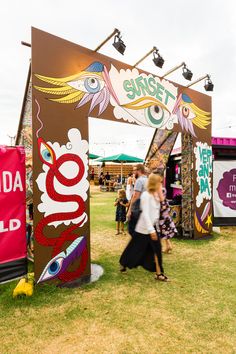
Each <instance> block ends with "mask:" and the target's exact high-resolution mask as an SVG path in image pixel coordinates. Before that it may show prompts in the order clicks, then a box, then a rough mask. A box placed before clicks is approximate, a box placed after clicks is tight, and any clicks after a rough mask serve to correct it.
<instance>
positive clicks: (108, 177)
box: [105, 171, 111, 181]
mask: <svg viewBox="0 0 236 354" xmlns="http://www.w3.org/2000/svg"><path fill="white" fill-rule="evenodd" d="M105 179H106V181H110V179H111V176H110V175H109V172H108V171H107V173H106V175H105Z"/></svg>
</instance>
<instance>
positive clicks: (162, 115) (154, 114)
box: [144, 105, 170, 128]
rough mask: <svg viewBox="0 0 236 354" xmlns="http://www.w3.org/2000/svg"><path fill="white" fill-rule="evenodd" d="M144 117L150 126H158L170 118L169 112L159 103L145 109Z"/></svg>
mask: <svg viewBox="0 0 236 354" xmlns="http://www.w3.org/2000/svg"><path fill="white" fill-rule="evenodd" d="M144 112H145V117H146V120H147V122H148V123H149V125H150V126H151V127H154V128H160V127H162V126H163V125H164V124H165V123H166V122H167V121H168V119H169V118H170V113H169V112H168V111H167V110H166V109H165V108H164V107H162V106H160V105H153V106H150V107H148V108H146V109H145V111H144Z"/></svg>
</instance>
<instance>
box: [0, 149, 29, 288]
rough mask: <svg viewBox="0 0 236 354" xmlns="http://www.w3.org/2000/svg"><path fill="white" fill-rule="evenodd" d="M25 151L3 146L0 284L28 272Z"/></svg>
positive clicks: (0, 153) (0, 159)
mask: <svg viewBox="0 0 236 354" xmlns="http://www.w3.org/2000/svg"><path fill="white" fill-rule="evenodd" d="M25 199H26V197H25V151H24V148H23V147H6V146H0V283H1V282H5V281H8V280H11V279H14V278H17V277H19V276H22V275H24V274H26V273H27V258H26V221H25V220H26V217H25V209H26V206H25Z"/></svg>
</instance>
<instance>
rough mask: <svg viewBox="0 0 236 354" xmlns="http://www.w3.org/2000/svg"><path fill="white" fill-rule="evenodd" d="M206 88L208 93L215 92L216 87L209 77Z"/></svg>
mask: <svg viewBox="0 0 236 354" xmlns="http://www.w3.org/2000/svg"><path fill="white" fill-rule="evenodd" d="M204 88H205V90H206V91H213V89H214V85H213V83H212V81H211V79H210V76H209V75H207V78H206V80H205V85H204Z"/></svg>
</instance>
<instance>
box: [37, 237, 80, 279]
mask: <svg viewBox="0 0 236 354" xmlns="http://www.w3.org/2000/svg"><path fill="white" fill-rule="evenodd" d="M85 248H86V238H85V237H84V236H80V237H77V238H76V239H75V240H74V241H73V242H72V244H71V245H70V246H69V247H67V249H66V250H65V251H62V252H60V253H59V254H57V255H56V256H55V257H54V258H52V259H51V260H50V261H49V262H48V263H47V265H46V266H45V268H44V270H43V272H42V274H41V275H40V277H39V280H38V283H41V282H43V281H46V280H52V279H54V278H57V277H58V276H59V275H60V274H62V273H63V272H64V271H65V270H66V269H67V268H68V266H69V265H70V264H71V263H72V262H73V261H74V260H75V259H77V258H79V257H80V256H81V255H82V253H83V251H84V250H85Z"/></svg>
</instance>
